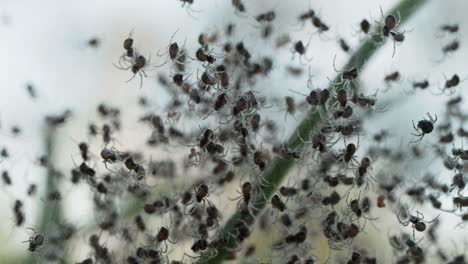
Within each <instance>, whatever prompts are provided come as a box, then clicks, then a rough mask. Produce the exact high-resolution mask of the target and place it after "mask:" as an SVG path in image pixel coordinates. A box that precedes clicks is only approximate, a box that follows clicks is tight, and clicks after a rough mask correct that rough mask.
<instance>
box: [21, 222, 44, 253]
mask: <svg viewBox="0 0 468 264" xmlns="http://www.w3.org/2000/svg"><path fill="white" fill-rule="evenodd" d="M28 229H30V230H32V231H33V232H34V235H33V236H31V237H29V239H28V240H26V241H23V243H25V242H28V243H29V247H28V250H29V251H31V252H34V251H36V249H38V248H39V247H40V246H42V245H43V244H44V236H42V235H41V234H39V235H38V234H37V233H36V230H34V229H32V228H28Z"/></svg>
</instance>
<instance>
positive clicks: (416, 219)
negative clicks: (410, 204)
mask: <svg viewBox="0 0 468 264" xmlns="http://www.w3.org/2000/svg"><path fill="white" fill-rule="evenodd" d="M407 210H408V209H407ZM400 214H401V212H398V213H397V215H396V216H397V219H398V222H400V224H402V225H403V226H407V225H409V224H410V223H411V224H412V225H413V239H415V234H414V230H416V231H418V232H424V231H425V230H426V224H430V223H433V222H435V221H437V219H438V218H439V216H436V217H435V218H434V219H432V220H430V221H427V220H424V215H423V214H422V213H420V212H419V211H416V215H412V214H409V212H408V215H409V218H408V220H402V219H401V218H400Z"/></svg>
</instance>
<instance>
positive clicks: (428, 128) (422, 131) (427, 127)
mask: <svg viewBox="0 0 468 264" xmlns="http://www.w3.org/2000/svg"><path fill="white" fill-rule="evenodd" d="M427 116H428V117H429V120H427V119H423V120H419V122H418V125H417V126H416V125H415V124H414V121H413V128H414V130H416V132H418V133H417V134H416V133H411V135H413V136H417V137H419V139H418V140H414V141H411V143H414V142H418V141H421V140H422V139H423V137H424V136H425V135H426V134H429V133H431V132H432V130H433V129H434V124H435V122H436V121H437V115H435V118H432V116H431V115H430V114H429V113H427Z"/></svg>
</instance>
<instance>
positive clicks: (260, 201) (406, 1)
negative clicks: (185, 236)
mask: <svg viewBox="0 0 468 264" xmlns="http://www.w3.org/2000/svg"><path fill="white" fill-rule="evenodd" d="M427 2H428V0H402V1H400V3H399V4H398V5H397V6H396V7H395V8H393V9H392V10H391V11H390V14H399V16H400V23H404V22H406V21H407V20H408V19H409V18H410V17H411V16H412V15H413V14H414V13H415V12H416V11H417V10H418V9H419V8H420V7H421V6H422V5H423V4H424V3H427ZM374 34H375V35H373V36H372V37H370V38H368V39H367V40H365V41H364V42H363V43H362V44H361V46H360V47H359V49H358V50H357V51H356V52H355V53H354V55H352V56H351V58H350V59H349V61H348V63H347V64H346V66H345V69H351V68H353V67H355V68H356V69H358V71H359V72H361V71H362V69H363V67H364V65H365V64H366V63H367V62H368V60H369V59H370V58H371V57H372V55H374V54H375V53H376V51H377V50H378V49H379V47H380V46H381V45H380V44H379V43H383V42H384V41H385V40H384V39H383V37H382V36H381V34H380V32H378V31H376V32H374ZM339 82H341V76H340V75H339V76H337V77H336V78H335V81H334V83H339ZM343 85H344V84H343V83H342V84H339V85H335V84H333V83H332V84H331V85H330V87H329V88H328V89H329V91H330V94H332V93H333V91H335V90H337V89H339V88H342V87H343ZM322 110H323V111H317V109H312V110H311V111H309V112H308V113H307V115H306V117H305V118H304V119H303V120H302V121H301V122H300V124H299V125H298V126H297V128H296V129H295V130H294V132H293V133H292V135H291V136H290V138H289V140H288V145H289V147H290V148H291V149H295V150H300V149H302V148H303V147H304V143H303V142H302V140H301V138H300V137H299V135H302V136H301V137H305V138H307V137H308V135H309V134H310V133H311V132H312V131H313V130H314V129H316V128H318V127H319V126H320V124H321V123H322V122H323V116H322V115H321V114H320V112H322V113H323V112H326V109H325V108H323V109H322ZM293 165H294V161H293V160H284V159H282V158H280V157H278V156H277V157H275V158H274V159H273V161H272V162H271V164H270V166H269V167H268V169H267V170H266V171H265V172H264V175H263V177H264V179H265V180H266V182H268V183H269V184H268V185H266V186H265V187H263V190H262V191H263V192H264V194H265V197H266V198H267V200H265V199H264V198H263V196H260V197H258V198H257V199H255V200H254V201H253V208H255V209H252V210H251V213H252V215H253V216H257V215H258V214H259V213H260V212H261V211H262V210H263V209H264V207H265V206H266V204H267V201H268V200H269V198H270V197H271V196H272V195H273V193H275V192H276V191H277V188H278V186H280V184H281V182H282V181H283V180H284V178H285V177H286V175H287V174H288V172H289V170H290V169H291V168H292V167H293ZM253 216H250V217H248V218H247V219H245V217H244V218H243V220H244V222H246V223H247V224H249V225H251V224H252V223H253V222H254V221H255V218H254V217H253ZM240 218H241V215H240V213H239V212H236V213H235V214H234V215H233V216H232V217H231V218H230V219H229V220H228V221H227V223H226V224H225V226H224V228H223V234H224V237H225V238H226V239H227V240H228V243H227V245H228V246H227V248H234V247H235V243H236V242H235V238H234V237H233V235H232V234H234V233H235V231H234V230H235V225H236V223H238V222H239V220H240ZM227 253H228V251H227V250H226V249H221V250H219V251H218V252H217V254H216V256H214V257H211V258H208V257H202V258H201V259H200V261H199V262H200V263H210V264H216V263H221V262H222V261H223V260H224V259H225V257H226V255H227Z"/></svg>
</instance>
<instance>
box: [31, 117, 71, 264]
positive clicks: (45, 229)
mask: <svg viewBox="0 0 468 264" xmlns="http://www.w3.org/2000/svg"><path fill="white" fill-rule="evenodd" d="M56 129H57V128H56V127H55V126H52V125H47V126H46V128H45V129H44V130H45V131H44V138H45V142H44V143H45V153H46V156H47V159H48V161H47V172H46V173H47V175H46V182H45V188H44V195H45V196H46V198H45V200H44V201H43V202H42V205H43V206H42V209H41V212H40V216H39V219H38V224H37V226H36V232H37V234H41V235H42V236H44V238H45V239H46V241H45V244H44V245H43V246H42V247H41V248H39V249H38V252H40V253H39V255H38V254H33V253H31V255H30V256H29V257H28V259H27V261H25V262H24V263H37V262H38V261H37V259H36V258H38V257H39V258H40V259H41V261H45V260H44V257H45V256H44V253H47V252H50V245H48V243H49V241H48V238H50V237H52V236H55V237H56V236H57V235H59V234H61V232H62V231H63V228H62V225H61V222H62V218H63V215H62V205H61V203H62V202H61V201H60V200H59V201H49V200H48V197H47V196H48V194H49V193H50V192H52V191H56V190H58V187H59V186H58V185H59V175H57V171H56V170H55V168H54V148H55V139H56ZM52 246H53V247H54V251H56V252H61V253H65V247H66V242H65V241H60V242H59V243H58V244H57V245H55V244H54V245H52ZM59 263H65V260H63V259H61V260H59Z"/></svg>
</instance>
